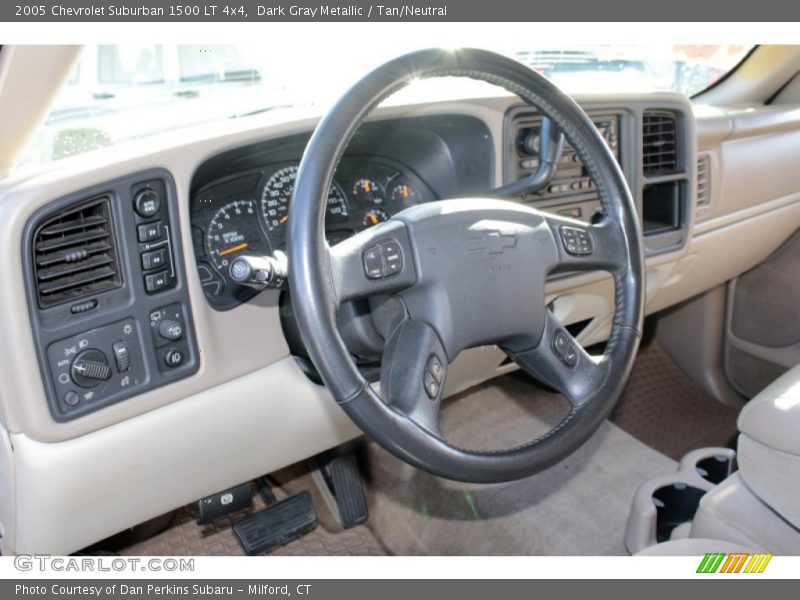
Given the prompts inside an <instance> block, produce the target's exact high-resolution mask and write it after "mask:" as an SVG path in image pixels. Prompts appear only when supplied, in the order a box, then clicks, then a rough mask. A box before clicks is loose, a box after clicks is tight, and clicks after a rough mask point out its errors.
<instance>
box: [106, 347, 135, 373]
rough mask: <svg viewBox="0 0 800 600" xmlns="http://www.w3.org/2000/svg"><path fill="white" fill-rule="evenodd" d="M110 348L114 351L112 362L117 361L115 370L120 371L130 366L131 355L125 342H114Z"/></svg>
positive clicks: (122, 371)
mask: <svg viewBox="0 0 800 600" xmlns="http://www.w3.org/2000/svg"><path fill="white" fill-rule="evenodd" d="M111 350H112V351H113V352H114V362H116V363H117V370H118V371H119V372H120V373H124V372H125V371H127V370H128V369H130V368H131V355H130V352H128V345H127V344H126V343H125V342H114V344H113V345H112V346H111Z"/></svg>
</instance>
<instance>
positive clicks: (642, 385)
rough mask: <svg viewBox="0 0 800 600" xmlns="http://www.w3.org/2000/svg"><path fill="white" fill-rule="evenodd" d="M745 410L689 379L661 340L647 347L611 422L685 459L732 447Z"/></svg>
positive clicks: (635, 365) (637, 358)
mask: <svg viewBox="0 0 800 600" xmlns="http://www.w3.org/2000/svg"><path fill="white" fill-rule="evenodd" d="M738 415H739V410H738V409H737V408H735V407H732V406H728V405H726V404H722V403H720V402H718V401H716V400H715V399H714V398H712V397H711V396H709V395H708V394H707V393H706V392H704V391H703V390H702V389H700V388H699V387H698V386H697V385H695V384H694V383H693V382H692V381H691V380H689V378H688V377H686V375H684V374H683V371H681V370H680V368H678V366H677V365H676V364H675V363H674V362H673V361H672V359H671V358H670V357H669V355H668V354H667V353H666V352H665V351H664V349H663V348H661V346H659V345H658V344H657V343H651V344H649V345H648V346H646V347H644V348H642V349H641V350H640V351H639V354H638V356H637V357H636V363H635V364H634V367H633V372H632V373H631V377H630V379H629V380H628V385H627V386H626V387H625V391H624V392H623V394H622V397H621V398H620V400H619V402H618V403H617V406H616V408H615V409H614V412H613V413H612V414H611V421H612V422H613V423H614V424H616V425H617V426H618V427H620V428H622V429H624V430H625V431H627V432H628V433H630V434H631V435H632V436H634V437H635V438H637V439H639V440H641V441H642V442H644V443H645V444H647V445H648V446H650V447H651V448H654V449H656V450H658V451H659V452H661V453H662V454H666V455H667V456H669V457H671V458H674V459H675V460H679V459H680V458H681V457H682V456H683V455H684V454H686V453H687V452H689V451H690V450H694V449H696V448H702V447H704V446H727V445H728V444H730V443H731V442H732V441H733V440H734V439H735V436H736V418H737V416H738Z"/></svg>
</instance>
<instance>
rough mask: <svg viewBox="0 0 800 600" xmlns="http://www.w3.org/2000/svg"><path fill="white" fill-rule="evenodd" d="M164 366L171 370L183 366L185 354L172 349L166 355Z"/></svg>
mask: <svg viewBox="0 0 800 600" xmlns="http://www.w3.org/2000/svg"><path fill="white" fill-rule="evenodd" d="M164 364H165V365H167V366H168V367H169V368H170V369H174V368H176V367H180V366H181V365H182V364H183V352H181V351H180V350H178V349H177V348H170V349H169V350H167V351H166V352H165V353H164Z"/></svg>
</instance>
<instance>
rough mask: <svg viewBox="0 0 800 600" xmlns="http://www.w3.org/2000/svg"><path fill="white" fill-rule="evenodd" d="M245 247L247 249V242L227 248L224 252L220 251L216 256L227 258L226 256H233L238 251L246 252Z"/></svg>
mask: <svg viewBox="0 0 800 600" xmlns="http://www.w3.org/2000/svg"><path fill="white" fill-rule="evenodd" d="M247 247H248V244H247V242H244V243H242V244H239V245H237V246H231V247H230V248H228V249H226V250H221V251H220V252H219V254H218V256H227V255H228V254H233V253H234V252H238V251H239V250H247Z"/></svg>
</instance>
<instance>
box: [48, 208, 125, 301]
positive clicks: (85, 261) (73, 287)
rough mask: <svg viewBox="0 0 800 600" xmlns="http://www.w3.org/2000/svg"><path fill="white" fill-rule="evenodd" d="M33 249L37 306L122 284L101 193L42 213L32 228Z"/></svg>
mask: <svg viewBox="0 0 800 600" xmlns="http://www.w3.org/2000/svg"><path fill="white" fill-rule="evenodd" d="M33 253H34V268H35V270H36V273H35V276H36V286H37V291H38V294H39V306H40V307H42V308H47V307H49V306H55V305H56V304H61V303H62V302H68V301H75V300H78V299H80V298H84V297H86V296H91V295H94V294H98V293H101V292H107V291H109V290H112V289H115V288H118V287H120V286H121V285H122V278H121V276H120V271H119V263H118V261H117V254H116V249H115V246H114V234H113V229H112V224H111V208H110V205H109V201H108V198H106V197H103V198H98V199H95V200H90V201H89V202H83V203H81V204H79V205H77V206H73V207H70V208H68V209H66V210H63V211H61V212H59V213H58V214H55V215H53V216H51V217H49V218H47V219H46V220H45V222H44V223H42V224H41V225H40V226H39V228H38V230H37V232H36V236H35V239H34V242H33Z"/></svg>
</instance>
